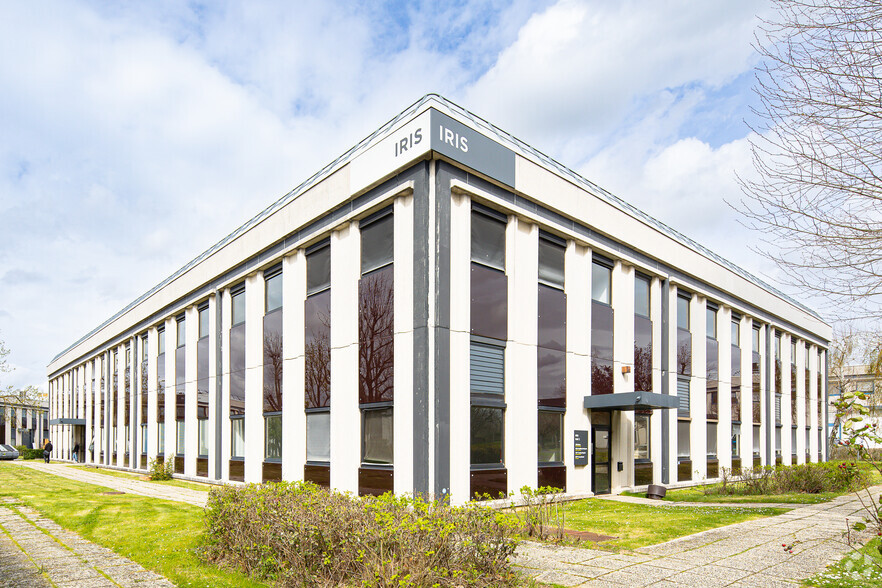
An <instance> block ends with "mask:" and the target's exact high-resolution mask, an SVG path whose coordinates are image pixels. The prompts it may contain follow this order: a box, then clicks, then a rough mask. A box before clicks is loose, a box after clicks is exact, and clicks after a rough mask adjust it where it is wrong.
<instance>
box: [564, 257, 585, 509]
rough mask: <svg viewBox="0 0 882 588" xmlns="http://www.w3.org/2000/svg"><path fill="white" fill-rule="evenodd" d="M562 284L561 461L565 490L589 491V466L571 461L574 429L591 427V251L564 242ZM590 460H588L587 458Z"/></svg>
mask: <svg viewBox="0 0 882 588" xmlns="http://www.w3.org/2000/svg"><path fill="white" fill-rule="evenodd" d="M564 255H565V257H564V272H565V277H564V285H565V290H566V295H567V412H566V413H565V415H564V432H563V436H564V437H563V444H564V462H565V463H566V464H567V491H568V492H590V491H591V465H590V463H589V465H583V466H576V465H574V464H573V457H574V456H573V455H572V452H573V445H574V441H573V440H574V437H575V431H589V432H590V430H591V422H590V419H589V416H588V409H586V408H585V407H584V406H583V402H584V399H585V397H586V396H588V395H589V394H590V393H591V390H590V388H589V383H590V382H591V251H590V250H589V249H588V248H587V247H583V246H582V245H577V244H576V243H575V242H574V241H569V242H567V250H566V253H565V254H564ZM589 462H590V459H589Z"/></svg>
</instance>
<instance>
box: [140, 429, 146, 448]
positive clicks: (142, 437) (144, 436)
mask: <svg viewBox="0 0 882 588" xmlns="http://www.w3.org/2000/svg"><path fill="white" fill-rule="evenodd" d="M141 453H147V425H141Z"/></svg>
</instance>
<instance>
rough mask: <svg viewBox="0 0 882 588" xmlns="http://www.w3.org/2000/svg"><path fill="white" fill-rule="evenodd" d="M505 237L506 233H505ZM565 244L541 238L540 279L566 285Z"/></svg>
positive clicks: (558, 285) (550, 283)
mask: <svg viewBox="0 0 882 588" xmlns="http://www.w3.org/2000/svg"><path fill="white" fill-rule="evenodd" d="M503 238H504V235H503ZM564 253H565V249H564V246H563V244H561V243H558V242H557V241H556V240H552V239H550V238H543V237H540V238H539V281H540V282H542V283H544V284H547V285H549V286H554V287H556V288H560V289H563V287H564Z"/></svg>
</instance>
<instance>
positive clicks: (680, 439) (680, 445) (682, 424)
mask: <svg viewBox="0 0 882 588" xmlns="http://www.w3.org/2000/svg"><path fill="white" fill-rule="evenodd" d="M691 424H692V423H690V422H689V421H677V457H678V458H680V459H689V455H690V453H689V425H691Z"/></svg>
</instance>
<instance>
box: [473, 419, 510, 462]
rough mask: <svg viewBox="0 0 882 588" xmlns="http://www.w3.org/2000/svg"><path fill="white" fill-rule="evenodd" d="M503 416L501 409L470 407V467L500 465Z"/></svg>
mask: <svg viewBox="0 0 882 588" xmlns="http://www.w3.org/2000/svg"><path fill="white" fill-rule="evenodd" d="M503 414H504V413H503V409H501V408H493V407H487V406H473V407H472V419H471V462H472V465H499V464H501V463H502V456H503V454H502V429H503V422H504V421H503Z"/></svg>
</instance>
